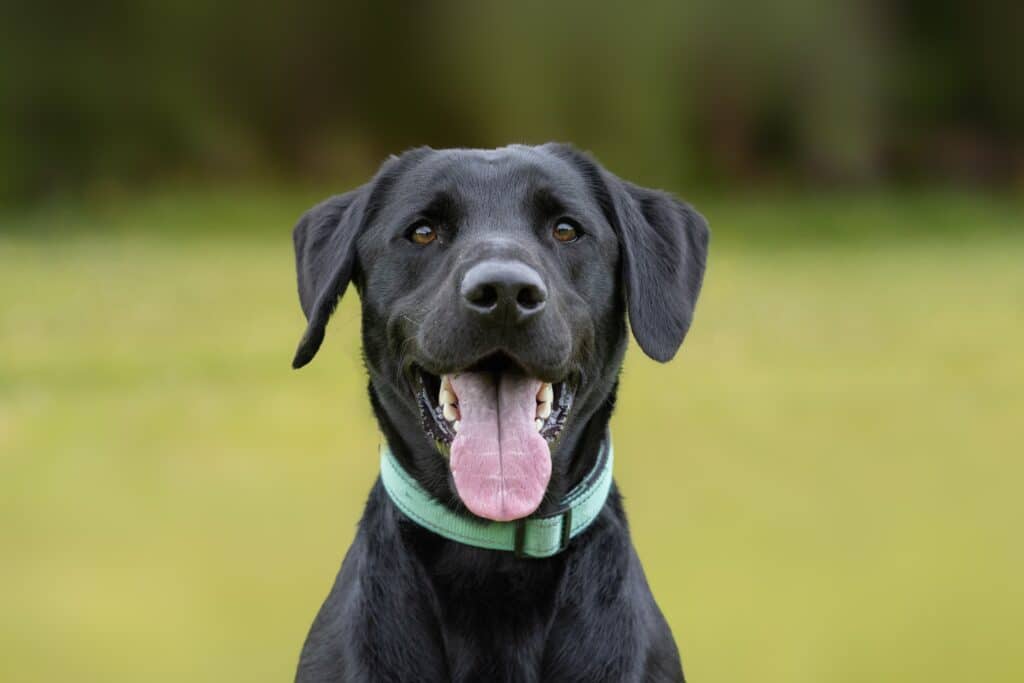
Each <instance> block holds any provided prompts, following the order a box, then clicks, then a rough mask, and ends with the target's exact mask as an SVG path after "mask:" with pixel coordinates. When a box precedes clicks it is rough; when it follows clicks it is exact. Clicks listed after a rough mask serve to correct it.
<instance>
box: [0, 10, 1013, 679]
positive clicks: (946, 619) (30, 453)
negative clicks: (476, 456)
mask: <svg viewBox="0 0 1024 683" xmlns="http://www.w3.org/2000/svg"><path fill="white" fill-rule="evenodd" d="M1022 8H1024V5H1021V4H1020V3H1006V2H997V1H995V0H983V1H979V2H974V3H959V2H952V1H948V0H942V1H939V2H929V3H923V2H891V3H890V2H881V1H876V2H853V1H852V0H847V1H839V2H825V3H822V2H810V1H808V0H785V1H784V2H780V3H770V4H769V3H754V2H734V3H720V2H710V0H700V1H698V2H692V3H685V4H683V3H667V2H666V3H661V4H645V5H643V6H640V5H632V6H630V7H629V8H628V9H624V8H623V7H614V6H613V5H610V4H594V3H582V2H576V3H533V2H526V3H517V4H515V5H505V4H501V3H497V2H489V1H485V2H477V3H455V2H421V3H415V4H413V3H403V4H400V3H379V4H374V5H372V6H371V5H361V4H360V5H356V4H351V3H338V2H335V3H327V2H316V3H308V4H302V5H299V4H297V3H296V4H288V5H285V4H281V5H278V6H270V5H260V6H254V5H246V4H243V3H239V2H223V3H200V2H196V1H195V0H188V1H181V2H176V3H170V2H158V1H157V0H147V1H142V2H135V3H123V2H109V1H106V2H98V3H90V4H77V5H73V4H71V3H64V2H54V1H52V0H43V1H40V2H34V3H20V4H18V5H17V6H14V5H11V6H5V7H4V8H3V10H2V21H0V558H2V561H0V614H2V618H0V680H4V681H12V682H13V681H17V682H18V683H21V682H35V681H58V680H70V679H73V680H77V681H103V682H108V681H178V680H192V681H236V680H237V681H277V680H289V679H290V678H291V676H292V675H293V671H294V665H295V662H296V659H297V656H298V651H299V648H300V646H301V643H302V639H303V638H304V636H305V634H306V631H307V629H308V627H309V625H310V622H311V621H312V618H313V616H314V614H315V612H316V610H317V609H318V607H319V605H320V602H321V601H322V599H323V597H324V596H325V594H326V592H327V590H328V588H329V586H330V584H331V581H332V580H333V576H334V573H335V571H336V570H337V568H338V565H339V563H340V560H341V557H342V555H343V553H344V551H345V549H346V548H347V546H348V544H349V542H350V540H351V538H352V535H353V532H354V525H355V522H356V520H357V519H358V516H359V514H360V511H361V508H362V504H363V501H364V499H365V496H366V494H367V492H368V490H369V487H370V486H371V484H372V482H373V479H374V477H375V476H376V454H375V449H376V445H377V438H378V437H377V434H376V432H375V430H374V427H373V421H372V418H371V415H370V411H369V408H368V406H367V405H366V400H365V382H366V378H365V373H364V371H363V369H362V366H361V361H360V355H359V354H360V350H359V340H358V326H359V312H358V300H357V298H356V297H355V296H354V295H351V296H349V298H347V299H346V300H345V301H344V302H343V304H342V306H341V307H340V308H339V311H338V313H337V314H336V316H335V319H334V321H333V322H332V325H331V327H330V331H329V335H328V338H327V342H326V344H325V348H324V352H323V353H322V354H321V355H320V356H319V357H318V358H317V361H316V362H315V363H314V364H313V365H312V366H311V367H309V368H308V369H306V370H303V371H302V372H298V373H296V372H293V371H291V370H290V369H289V361H290V359H291V353H292V351H293V350H294V345H295V343H296V342H297V340H298V338H299V336H300V334H301V332H302V329H303V326H304V325H303V322H304V321H303V319H302V314H301V312H300V310H299V306H298V301H297V297H296V295H295V284H294V274H293V271H292V268H293V262H292V253H291V243H290V228H291V226H292V225H293V224H294V222H295V220H296V218H297V217H298V216H299V214H300V213H301V212H302V211H303V210H304V209H306V208H307V207H308V206H310V205H311V204H313V203H314V202H315V201H317V200H319V199H321V198H322V197H324V196H326V195H328V194H331V193H333V192H337V191H341V190H344V189H348V188H350V187H352V186H354V185H356V184H358V183H360V182H362V181H363V180H365V178H366V177H368V176H369V175H370V174H371V173H372V172H373V170H374V169H375V167H376V165H377V164H378V163H379V162H380V160H381V159H382V158H383V157H384V156H386V155H387V154H390V153H395V152H398V151H400V150H402V149H403V148H405V147H408V146H411V145H419V144H431V145H434V146H453V145H458V146H499V145H503V144H506V143H508V142H513V141H526V142H543V141H546V140H549V139H558V140H569V141H573V142H575V143H576V144H578V145H579V146H581V147H583V148H586V149H590V150H591V151H593V152H594V153H595V154H596V155H597V156H598V157H599V158H600V159H601V160H602V161H603V162H604V163H605V164H606V165H608V166H609V167H610V168H611V169H612V170H614V171H615V172H617V173H619V174H620V175H622V176H624V177H626V178H629V179H631V180H634V181H636V182H638V183H641V184H645V185H652V186H659V187H664V188H666V189H669V190H672V191H675V192H676V193H678V194H680V195H682V196H684V197H686V198H688V199H689V200H691V201H692V202H693V203H694V204H695V205H696V206H697V207H698V208H699V209H701V211H702V212H703V213H704V214H705V215H706V216H707V217H708V218H709V220H710V223H711V225H712V229H713V233H714V239H713V245H712V254H711V260H710V267H709V272H708V276H707V280H706V285H705V290H704V295H703V299H702V301H701V303H700V305H699V307H698V314H697V319H696V324H695V326H694V328H693V330H692V332H691V333H690V336H689V338H688V340H687V342H686V344H685V345H684V347H683V349H682V352H681V354H680V355H679V357H678V358H677V359H676V360H675V361H674V362H673V363H672V364H670V365H667V366H659V365H657V364H655V363H653V362H652V361H649V360H648V359H646V358H645V357H643V356H642V354H640V353H639V352H638V351H637V350H636V349H635V348H634V349H632V350H631V351H630V354H629V356H628V357H627V361H626V367H625V371H624V373H623V383H622V398H621V401H620V403H619V409H618V411H617V414H616V416H615V418H614V421H613V427H614V430H615V435H616V451H617V455H619V456H620V457H619V458H617V462H616V468H617V477H618V482H619V485H620V487H621V488H622V490H623V492H624V494H625V496H626V504H627V510H628V512H629V514H630V517H631V521H632V525H633V532H634V537H635V541H636V545H637V547H638V550H639V552H640V555H641V558H642V559H643V561H644V563H645V566H646V569H647V572H648V576H649V578H650V580H651V583H652V586H653V589H654V592H655V595H656V596H657V598H658V599H659V602H660V604H661V606H662V608H663V610H664V611H665V613H666V615H667V617H668V618H669V621H670V622H671V625H672V627H673V630H674V632H675V634H676V637H677V640H678V642H679V644H680V648H681V651H682V654H683V658H684V663H685V665H686V668H687V671H688V674H689V677H690V679H691V680H693V681H755V680H756V681H778V682H780V683H782V682H785V683H833V682H836V683H845V682H850V683H852V682H853V681H864V680H878V681H922V682H924V681H928V682H929V683H934V682H936V681H963V680H979V681H981V680H984V681H1007V682H1009V681H1019V680H1022V678H1024V655H1022V654H1021V648H1020V645H1019V643H1018V642H1017V641H1018V640H1019V636H1020V634H1021V633H1022V632H1024V587H1022V585H1021V582H1020V577H1021V576H1022V575H1024V544H1022V543H1021V540H1020V525H1021V520H1022V519H1024V502H1022V497H1021V493H1020V488H1021V482H1022V481H1024V463H1022V459H1021V455H1022V448H1021V437H1022V429H1021V423H1022V420H1021V416H1022V415H1024V353H1022V351H1021V349H1024V196H1022V193H1024V80H1022V79H1021V78H1020V73H1019V69H1020V65H1021V64H1022V63H1024V59H1022V54H1021V52H1022V46H1024V30H1022V29H1024V23H1022V20H1024V13H1022Z"/></svg>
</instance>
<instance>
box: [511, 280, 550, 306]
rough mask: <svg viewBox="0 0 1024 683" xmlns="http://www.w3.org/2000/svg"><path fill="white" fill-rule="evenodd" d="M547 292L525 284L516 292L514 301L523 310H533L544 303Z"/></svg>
mask: <svg viewBox="0 0 1024 683" xmlns="http://www.w3.org/2000/svg"><path fill="white" fill-rule="evenodd" d="M546 299H547V293H546V292H545V291H544V290H542V289H541V288H540V287H536V286H534V285H527V286H526V287H523V288H521V289H520V290H519V293H518V294H516V302H517V303H518V304H519V307H520V308H522V309H523V310H524V311H535V310H537V309H539V308H540V307H541V306H543V305H544V301H545V300H546Z"/></svg>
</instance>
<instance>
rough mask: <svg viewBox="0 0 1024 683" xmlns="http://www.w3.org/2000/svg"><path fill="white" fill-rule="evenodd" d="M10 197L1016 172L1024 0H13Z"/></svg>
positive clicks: (0, 167) (1022, 120) (1023, 97)
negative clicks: (574, 164) (472, 171)
mask: <svg viewBox="0 0 1024 683" xmlns="http://www.w3.org/2000/svg"><path fill="white" fill-rule="evenodd" d="M0 23H2V24H3V26H2V27H0V198H2V199H3V200H5V201H31V200H36V199H40V198H43V197H46V196H52V195H55V194H57V195H60V194H66V193H75V192H79V191H83V190H88V189H89V188H90V187H92V186H94V185H101V186H102V185H104V184H111V183H113V184H116V185H124V186H135V185H141V184H144V183H147V182H152V181H155V180H159V179H164V178H168V177H174V178H186V179H208V178H212V179H218V178H220V179H225V178H229V179H238V178H243V179H244V178H247V177H253V176H266V175H270V176H273V177H280V178H318V177H323V176H326V175H328V174H331V175H338V174H340V175H342V176H346V177H347V176H353V177H354V176H355V175H359V176H362V175H364V174H365V173H366V171H367V169H368V167H371V166H373V165H375V163H376V162H377V161H378V160H379V159H380V157H381V156H382V155H384V154H387V153H390V152H394V151H398V150H401V149H403V148H405V147H409V146H413V145H420V144H430V145H433V146H452V145H459V146H494V145H500V144H504V143H507V142H511V141H542V140H548V139H561V140H571V141H574V142H576V143H577V144H578V145H580V146H582V147H585V148H588V149H591V150H592V151H594V152H595V153H597V154H598V155H599V156H600V157H601V158H602V159H603V160H604V161H605V162H606V163H608V164H609V165H611V166H612V167H613V168H615V169H617V170H619V171H621V172H622V173H623V174H626V175H628V176H629V177H631V178H634V179H636V180H638V181H641V182H644V183H647V184H660V185H664V186H675V185H677V184H679V183H682V182H691V183H692V182H700V183H707V184H715V183H723V182H729V183H774V182H803V183H806V182H814V183H829V184H848V183H857V184H860V183H873V182H882V181H884V182H888V181H900V182H935V181H940V182H956V183H961V182H964V183H972V184H1017V183H1019V182H1020V181H1021V179H1022V177H1024V77H1022V75H1021V72H1020V69H1021V65H1022V64H1024V58H1022V54H1021V52H1022V45H1024V32H1022V27H1024V3H1020V2H1007V1H1006V0H974V1H973V2H958V1H956V0H930V1H928V2H912V1H910V0H905V1H902V2H891V3H888V2H882V0H875V1H874V2H858V1H856V0H837V1H834V2H821V0H782V1H781V2H756V1H754V0H749V1H747V2H742V1H740V2H720V1H715V0H698V1H697V2H689V3H679V2H664V3H655V4H650V5H645V6H644V8H643V9H638V7H637V5H635V4H630V5H626V4H623V5H622V6H618V5H613V4H610V3H598V2H593V1H592V0H591V1H589V2H582V1H581V2H570V3H543V2H518V3H502V2H496V1H490V0H481V1H478V2H463V3H458V2H409V3H398V2H380V3H365V4H364V3H358V4H355V3H344V2H339V1H338V0H331V1H323V2H320V1H318V2H306V3H278V4H274V5H270V4H265V3H253V2H233V1H229V0H225V1H223V2H209V1H208V0H177V1H174V2H171V1H157V0H134V1H128V0H123V1H118V0H97V2H89V3H81V2H80V3H70V2H60V1H56V0H33V1H32V2H17V3H6V7H5V9H4V10H3V19H2V21H0Z"/></svg>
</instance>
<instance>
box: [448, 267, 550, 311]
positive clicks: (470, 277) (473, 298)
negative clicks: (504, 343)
mask: <svg viewBox="0 0 1024 683" xmlns="http://www.w3.org/2000/svg"><path fill="white" fill-rule="evenodd" d="M459 291H460V293H461V294H462V302H463V305H464V306H466V308H468V309H469V310H470V311H472V312H473V313H475V314H477V315H480V316H483V317H486V318H488V319H491V320H494V321H495V322H503V323H520V322H524V321H526V320H528V319H529V318H532V317H534V316H535V315H537V314H538V313H540V312H541V311H543V310H544V304H545V303H546V302H547V299H548V289H547V287H545V286H544V281H543V280H542V279H541V277H540V274H539V273H538V272H537V271H536V270H534V269H533V268H531V267H530V266H528V265H526V264H525V263H523V262H522V261H493V260H489V261H481V262H480V263H477V264H476V265H474V266H472V267H471V268H470V269H469V270H467V271H466V274H465V275H464V276H463V277H462V285H461V286H460V288H459Z"/></svg>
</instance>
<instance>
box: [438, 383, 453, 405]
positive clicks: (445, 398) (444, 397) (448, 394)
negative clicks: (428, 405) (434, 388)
mask: <svg viewBox="0 0 1024 683" xmlns="http://www.w3.org/2000/svg"><path fill="white" fill-rule="evenodd" d="M437 402H438V403H440V404H441V405H446V404H448V403H455V394H454V393H452V391H451V390H450V389H446V388H445V387H441V392H440V393H439V394H438V395H437Z"/></svg>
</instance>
